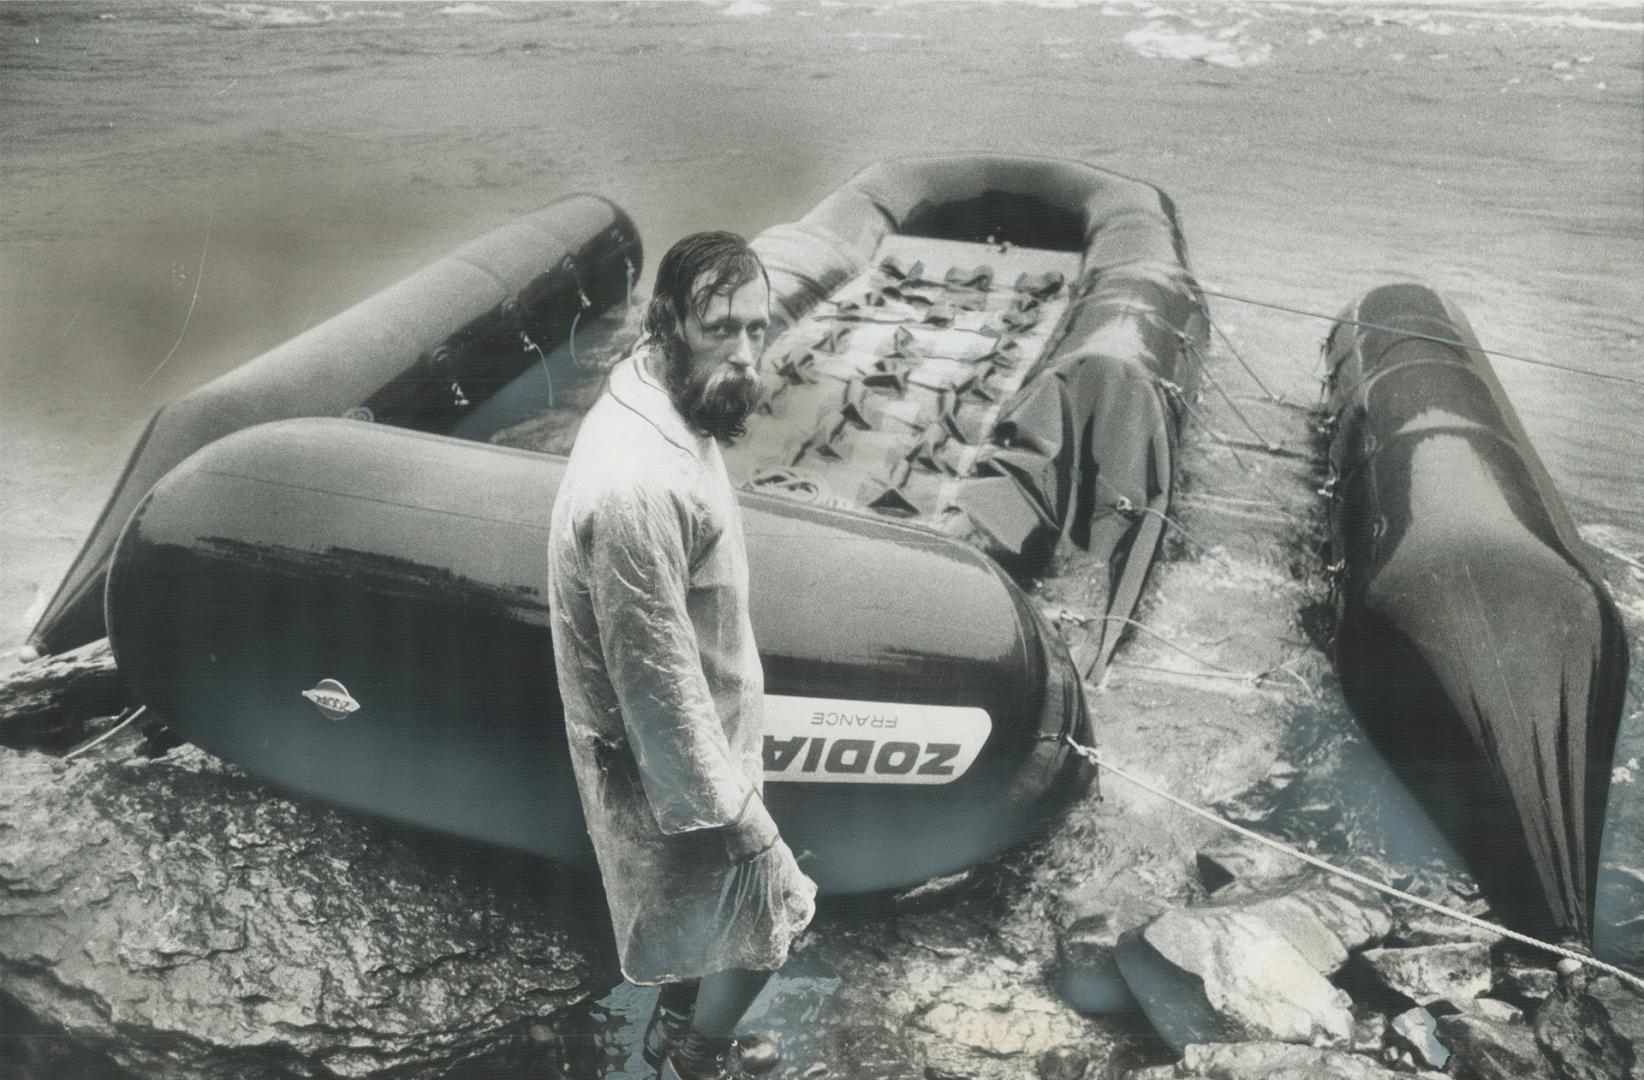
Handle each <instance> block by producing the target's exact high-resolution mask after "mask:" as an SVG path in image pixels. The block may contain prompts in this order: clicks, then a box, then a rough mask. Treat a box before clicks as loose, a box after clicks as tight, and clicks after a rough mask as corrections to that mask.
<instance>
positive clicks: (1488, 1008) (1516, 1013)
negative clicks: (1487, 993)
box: [1461, 997, 1524, 1024]
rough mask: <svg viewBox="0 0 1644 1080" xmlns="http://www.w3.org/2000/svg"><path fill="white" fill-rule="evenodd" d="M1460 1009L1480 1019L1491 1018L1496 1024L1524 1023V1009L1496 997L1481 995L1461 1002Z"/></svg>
mask: <svg viewBox="0 0 1644 1080" xmlns="http://www.w3.org/2000/svg"><path fill="white" fill-rule="evenodd" d="M1461 1011H1462V1012H1463V1013H1464V1014H1465V1015H1467V1016H1472V1017H1477V1018H1478V1019H1480V1020H1492V1021H1494V1022H1496V1023H1498V1024H1522V1023H1524V1010H1523V1009H1520V1008H1519V1007H1517V1006H1516V1005H1509V1004H1508V1003H1507V1002H1505V1001H1501V1000H1499V999H1497V998H1490V997H1481V998H1474V999H1473V1000H1471V1001H1464V1002H1462V1003H1461Z"/></svg>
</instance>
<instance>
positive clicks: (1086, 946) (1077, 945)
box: [1055, 915, 1137, 1014]
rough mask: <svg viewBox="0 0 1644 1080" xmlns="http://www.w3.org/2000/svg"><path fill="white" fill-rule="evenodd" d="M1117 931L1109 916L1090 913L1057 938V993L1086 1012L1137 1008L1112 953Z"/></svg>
mask: <svg viewBox="0 0 1644 1080" xmlns="http://www.w3.org/2000/svg"><path fill="white" fill-rule="evenodd" d="M1118 938H1119V936H1118V934H1117V933H1116V932H1115V931H1114V927H1113V923H1112V921H1111V920H1109V919H1108V917H1107V916H1106V915H1090V916H1086V917H1085V918H1083V919H1080V920H1078V921H1077V922H1075V923H1074V924H1073V925H1072V926H1069V927H1066V928H1064V929H1063V930H1062V931H1061V932H1060V933H1059V934H1058V935H1057V937H1056V974H1055V979H1056V992H1057V995H1058V996H1060V997H1061V999H1062V1000H1063V1001H1065V1002H1067V1003H1068V1004H1069V1005H1071V1006H1072V1007H1073V1008H1075V1009H1077V1010H1078V1011H1080V1012H1084V1013H1101V1014H1108V1013H1117V1012H1130V1011H1132V1010H1134V1009H1135V1008H1136V1007H1137V1005H1136V998H1135V996H1134V995H1133V994H1131V992H1130V987H1129V986H1127V985H1126V984H1125V980H1124V976H1123V975H1121V974H1120V972H1119V963H1118V961H1117V960H1116V959H1114V956H1113V950H1114V947H1115V946H1116V945H1117V944H1118Z"/></svg>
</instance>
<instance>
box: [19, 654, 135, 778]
mask: <svg viewBox="0 0 1644 1080" xmlns="http://www.w3.org/2000/svg"><path fill="white" fill-rule="evenodd" d="M133 704H135V702H134V701H133V699H132V697H131V695H130V693H129V692H128V691H127V690H126V688H125V683H124V682H123V681H122V680H121V678H120V673H119V672H118V671H117V670H116V669H115V667H114V654H113V653H112V652H110V651H109V646H108V639H107V638H104V639H102V640H101V641H95V642H92V643H91V644H89V645H84V646H81V647H80V648H78V649H75V650H73V651H71V652H66V653H63V654H61V655H59V656H52V657H48V658H46V659H43V660H37V661H35V662H34V663H32V664H28V665H26V666H24V667H22V668H19V669H18V670H17V671H15V672H13V673H12V674H11V675H10V676H9V677H7V678H6V679H5V680H4V681H3V682H0V746H9V747H12V748H13V749H26V750H49V751H53V752H59V753H60V752H62V751H64V750H67V749H68V748H69V747H71V746H73V745H75V744H76V743H78V742H81V741H83V740H85V739H89V738H91V737H92V736H95V735H98V734H100V733H101V732H103V731H105V730H107V729H108V728H110V727H112V726H113V724H114V716H115V714H117V713H119V712H120V710H122V709H124V708H126V707H127V706H129V705H133Z"/></svg>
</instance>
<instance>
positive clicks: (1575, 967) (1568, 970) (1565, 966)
mask: <svg viewBox="0 0 1644 1080" xmlns="http://www.w3.org/2000/svg"><path fill="white" fill-rule="evenodd" d="M1553 970H1554V971H1556V972H1558V975H1559V978H1561V979H1568V978H1569V977H1570V976H1571V975H1574V974H1575V973H1576V972H1578V971H1580V970H1581V964H1580V963H1579V962H1577V961H1575V960H1571V959H1570V958H1569V957H1567V956H1566V957H1565V958H1564V959H1562V960H1560V961H1559V962H1558V963H1557V964H1556V965H1554V967H1553Z"/></svg>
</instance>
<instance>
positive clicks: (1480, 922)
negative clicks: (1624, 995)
mask: <svg viewBox="0 0 1644 1080" xmlns="http://www.w3.org/2000/svg"><path fill="white" fill-rule="evenodd" d="M1063 738H1064V739H1066V740H1067V744H1068V745H1069V746H1070V747H1072V748H1073V751H1074V753H1076V754H1078V755H1079V756H1080V757H1082V758H1084V759H1085V760H1086V761H1089V762H1091V763H1092V764H1095V765H1098V766H1100V767H1102V768H1104V769H1108V770H1110V771H1111V772H1113V773H1114V774H1115V775H1117V776H1119V777H1122V778H1123V779H1125V780H1129V781H1130V782H1131V783H1132V784H1135V785H1136V786H1137V787H1139V788H1141V789H1142V790H1143V791H1147V792H1151V793H1152V794H1154V795H1157V796H1159V797H1160V798H1162V799H1165V800H1167V801H1169V802H1171V803H1173V804H1175V805H1176V806H1179V807H1181V808H1182V809H1183V810H1186V811H1187V812H1188V813H1190V814H1193V815H1195V816H1197V817H1201V818H1203V819H1205V820H1206V821H1208V822H1211V823H1212V824H1214V825H1217V826H1220V827H1221V828H1224V829H1228V830H1230V831H1232V832H1236V833H1238V834H1239V835H1240V836H1243V837H1246V838H1247V839H1250V840H1254V841H1256V842H1257V843H1259V844H1264V845H1266V846H1267V847H1270V848H1272V849H1273V850H1274V851H1281V852H1283V853H1284V854H1286V855H1289V856H1291V857H1292V858H1296V859H1300V860H1301V861H1302V862H1304V863H1307V864H1308V865H1309V866H1314V867H1317V868H1318V869H1320V870H1323V871H1325V872H1326V873H1328V874H1332V875H1334V876H1336V877H1340V878H1345V879H1346V880H1348V881H1351V882H1353V883H1355V884H1357V885H1362V886H1364V887H1365V888H1367V889H1373V890H1375V891H1376V892H1379V893H1382V894H1384V895H1386V896H1391V897H1394V898H1395V899H1398V900H1405V901H1408V902H1409V903H1412V904H1415V905H1417V906H1418V907H1423V908H1426V909H1427V910H1428V911H1431V912H1433V913H1435V914H1438V915H1443V916H1444V917H1445V918H1449V919H1455V920H1457V921H1459V922H1464V923H1467V924H1468V925H1469V926H1474V927H1477V928H1479V929H1481V930H1486V931H1488V932H1490V933H1492V934H1499V935H1501V936H1502V937H1506V938H1511V939H1512V940H1514V941H1516V942H1519V943H1520V944H1522V945H1529V946H1532V947H1534V948H1537V949H1543V950H1545V951H1547V952H1550V953H1553V954H1555V955H1557V956H1561V957H1564V958H1565V959H1567V960H1574V961H1575V962H1576V963H1578V964H1581V965H1583V966H1586V967H1590V968H1593V969H1595V970H1598V971H1602V972H1604V973H1605V974H1607V975H1614V976H1615V977H1616V978H1618V979H1620V980H1621V981H1622V982H1624V983H1627V984H1629V985H1631V986H1632V987H1634V988H1635V989H1638V990H1644V979H1641V978H1639V977H1638V976H1637V975H1634V974H1632V973H1630V972H1627V971H1624V970H1622V969H1621V968H1618V967H1616V966H1615V965H1614V964H1607V963H1605V962H1604V961H1602V960H1599V959H1597V958H1595V957H1591V956H1584V955H1582V954H1581V953H1578V952H1574V951H1572V950H1570V949H1566V948H1564V947H1563V946H1560V945H1553V944H1551V943H1549V942H1545V941H1540V940H1538V939H1536V938H1533V937H1530V936H1528V935H1526V934H1520V933H1518V932H1517V931H1514V930H1508V929H1507V928H1506V927H1504V926H1497V925H1496V924H1495V923H1493V922H1490V921H1489V920H1487V919H1480V918H1478V917H1477V916H1474V915H1469V914H1467V913H1466V912H1464V911H1456V910H1455V909H1453V908H1447V907H1445V906H1444V905H1443V904H1436V903H1434V902H1433V901H1431V900H1426V899H1423V898H1422V897H1419V896H1415V895H1412V894H1411V893H1407V892H1405V891H1404V890H1402V889H1395V888H1393V887H1392V886H1391V885H1383V884H1382V883H1381V882H1379V881H1376V880H1374V879H1372V878H1368V877H1365V876H1364V875H1363V874H1359V873H1355V872H1354V871H1352V870H1348V869H1345V868H1344V867H1340V866H1337V865H1335V864H1334V863H1329V862H1325V861H1324V860H1323V859H1320V858H1317V857H1315V856H1313V855H1309V854H1307V853H1306V852H1304V851H1298V850H1296V849H1295V848H1293V847H1291V846H1290V845H1288V844H1283V843H1280V842H1279V841H1277V840H1271V839H1269V838H1267V837H1265V836H1263V835H1261V834H1260V833H1258V832H1255V831H1254V830H1252V829H1247V828H1245V827H1244V826H1243V825H1239V824H1236V823H1234V822H1231V821H1228V820H1227V819H1226V818H1223V817H1220V816H1218V815H1216V814H1213V813H1211V812H1210V811H1208V810H1205V809H1202V808H1201V807H1198V806H1194V805H1193V804H1192V803H1190V802H1188V801H1187V800H1185V799H1179V798H1177V797H1176V796H1174V795H1172V794H1170V792H1168V791H1165V790H1163V789H1161V788H1158V787H1155V786H1154V785H1152V784H1150V783H1148V782H1147V781H1146V780H1143V779H1141V778H1140V777H1137V776H1132V775H1131V774H1130V773H1128V772H1126V771H1125V770H1123V769H1121V768H1119V767H1118V766H1117V765H1114V764H1113V763H1112V762H1109V761H1107V760H1105V759H1104V758H1103V757H1102V755H1101V752H1100V751H1098V750H1097V749H1096V748H1095V747H1093V746H1085V745H1083V744H1081V743H1079V742H1078V741H1076V740H1075V739H1074V738H1073V737H1072V736H1070V735H1064V736H1063Z"/></svg>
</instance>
